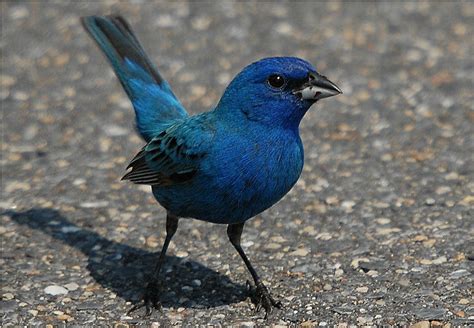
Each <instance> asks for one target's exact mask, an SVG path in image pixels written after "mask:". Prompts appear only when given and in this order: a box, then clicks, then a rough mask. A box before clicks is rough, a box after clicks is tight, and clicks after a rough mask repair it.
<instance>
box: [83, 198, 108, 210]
mask: <svg viewBox="0 0 474 328" xmlns="http://www.w3.org/2000/svg"><path fill="white" fill-rule="evenodd" d="M108 205H109V202H108V201H106V200H102V201H97V202H83V203H81V204H80V205H79V206H81V207H83V208H99V207H107V206H108Z"/></svg>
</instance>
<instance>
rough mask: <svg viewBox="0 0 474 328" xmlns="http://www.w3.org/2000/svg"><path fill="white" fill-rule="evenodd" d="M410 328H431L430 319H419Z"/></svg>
mask: <svg viewBox="0 0 474 328" xmlns="http://www.w3.org/2000/svg"><path fill="white" fill-rule="evenodd" d="M410 328H430V322H429V321H426V320H424V321H419V322H417V323H415V324H413V325H411V326H410Z"/></svg>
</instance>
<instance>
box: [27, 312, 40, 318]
mask: <svg viewBox="0 0 474 328" xmlns="http://www.w3.org/2000/svg"><path fill="white" fill-rule="evenodd" d="M28 313H29V314H31V315H32V316H33V317H36V316H37V315H38V311H37V310H28Z"/></svg>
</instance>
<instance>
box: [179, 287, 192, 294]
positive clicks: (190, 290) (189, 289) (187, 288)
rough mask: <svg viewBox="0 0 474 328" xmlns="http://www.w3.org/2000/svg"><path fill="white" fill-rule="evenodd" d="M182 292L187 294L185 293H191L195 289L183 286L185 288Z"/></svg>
mask: <svg viewBox="0 0 474 328" xmlns="http://www.w3.org/2000/svg"><path fill="white" fill-rule="evenodd" d="M181 290H182V291H183V292H185V293H190V292H192V291H193V287H191V286H183V287H181Z"/></svg>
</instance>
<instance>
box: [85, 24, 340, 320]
mask: <svg viewBox="0 0 474 328" xmlns="http://www.w3.org/2000/svg"><path fill="white" fill-rule="evenodd" d="M83 23H84V26H85V27H86V29H87V30H88V31H89V33H90V34H91V36H92V37H93V38H94V40H95V41H96V42H97V44H98V45H99V46H100V48H101V49H102V51H103V52H104V53H105V55H106V56H107V58H108V59H109V61H110V62H111V64H112V66H113V68H114V70H115V72H116V74H117V76H118V78H119V80H120V82H121V83H122V85H123V87H124V89H125V91H126V92H127V94H128V96H129V97H130V99H131V101H132V103H133V106H134V108H135V113H136V118H137V128H138V131H139V132H140V134H141V135H142V136H143V138H144V139H145V141H146V142H147V144H146V145H145V146H144V147H143V149H142V150H141V151H140V152H139V153H138V154H137V156H136V157H135V158H134V159H133V160H132V161H131V163H130V165H129V168H131V170H130V171H129V172H128V173H127V174H126V175H125V176H124V179H125V180H131V181H132V182H134V183H139V184H148V185H151V186H152V190H153V195H154V196H155V198H156V199H157V200H158V202H159V203H160V204H161V205H162V206H163V207H165V208H166V210H167V211H168V218H167V238H166V241H165V244H164V246H163V250H162V253H161V256H160V260H159V262H158V265H157V269H156V274H155V278H154V280H152V282H150V284H149V286H148V287H149V288H148V290H149V289H153V288H152V287H156V286H155V282H156V279H157V278H156V276H157V275H158V272H159V270H160V267H161V263H162V262H163V259H164V253H165V252H166V249H167V247H168V244H169V241H170V240H171V237H172V236H173V234H174V232H175V231H176V228H177V224H178V218H179V217H190V218H196V219H199V220H204V221H209V222H214V223H222V224H228V225H229V227H228V235H229V238H230V240H231V242H232V244H233V245H234V246H235V248H236V249H237V251H238V252H239V254H240V255H241V256H242V258H243V259H244V261H245V264H246V265H247V267H248V269H249V271H250V273H251V274H252V276H253V278H254V281H255V284H256V289H255V294H254V296H255V297H256V302H257V303H258V304H260V305H262V306H263V307H264V308H265V310H267V312H269V311H270V310H271V307H272V306H278V302H276V301H274V300H273V298H272V297H271V296H270V295H269V293H268V290H267V289H266V287H265V286H264V285H263V284H262V283H261V280H260V278H259V277H258V275H257V274H256V272H255V270H254V269H253V268H252V266H251V264H250V262H249V261H248V259H247V257H246V255H245V253H244V252H243V250H242V248H241V247H240V235H241V233H242V229H243V224H244V222H245V221H246V220H248V219H250V218H252V217H253V216H255V215H257V214H258V213H261V212H262V211H264V210H265V209H267V208H269V207H270V206H272V205H273V204H275V203H276V202H277V201H278V200H280V199H281V198H282V197H283V196H284V195H285V194H286V193H287V192H288V191H289V190H290V189H291V187H292V186H293V185H294V184H295V183H296V181H297V180H298V178H299V176H300V174H301V171H302V168H303V159H304V155H303V146H302V143H301V139H300V136H299V131H298V127H299V124H300V121H301V119H302V118H303V116H304V115H305V113H306V111H307V110H308V109H309V108H310V107H311V106H312V105H313V104H314V103H315V102H316V101H318V100H319V99H323V98H327V97H330V96H334V95H337V94H339V93H341V91H340V90H339V88H338V87H337V86H336V85H334V84H333V83H332V82H330V81H329V80H328V79H327V78H326V77H324V76H322V75H320V74H319V73H317V71H316V69H315V68H314V67H313V66H312V65H311V64H310V63H308V62H306V61H304V60H302V59H299V58H294V57H274V58H265V59H262V60H260V61H257V62H255V63H253V64H251V65H249V66H247V67H246V68H245V69H244V70H242V72H240V73H239V74H238V75H237V76H236V77H235V78H234V80H233V81H232V82H231V83H230V85H229V86H228V87H227V89H226V90H225V92H224V95H223V96H222V98H221V100H220V102H219V103H218V105H217V106H216V108H215V109H213V110H211V111H209V112H205V113H202V114H199V115H196V116H189V115H188V114H187V112H186V110H185V109H184V108H183V106H182V105H181V103H180V102H179V100H178V99H177V98H176V96H175V95H174V94H173V92H172V91H171V89H170V87H169V85H168V83H167V82H166V81H165V80H164V79H163V78H162V77H161V75H160V74H159V73H158V72H157V71H156V69H155V68H154V66H153V65H152V64H151V62H150V61H149V59H148V58H147V57H146V54H145V52H144V51H143V48H142V47H141V45H140V44H139V42H138V39H137V38H136V36H135V35H134V34H133V32H132V30H131V29H130V27H129V25H128V24H127V23H126V21H125V20H124V19H123V18H122V17H119V16H113V17H95V16H93V17H86V18H84V19H83ZM147 293H148V292H147ZM150 293H151V294H150ZM153 295H154V294H153V292H149V293H148V294H145V298H144V300H145V305H146V306H147V310H149V303H150V302H151V303H153V305H156V303H158V300H157V297H154V296H153ZM155 296H156V295H155Z"/></svg>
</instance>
